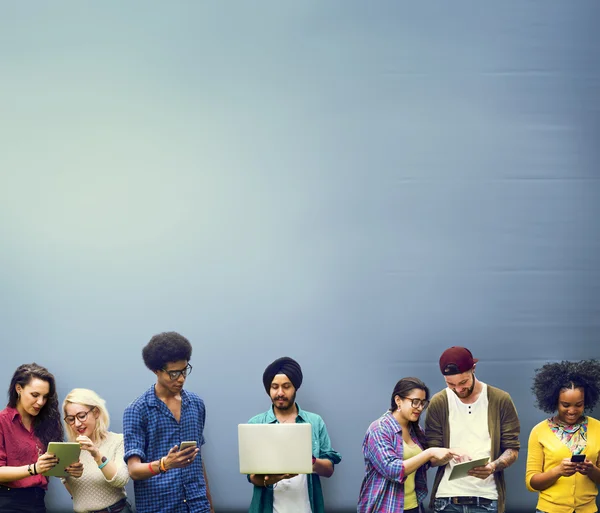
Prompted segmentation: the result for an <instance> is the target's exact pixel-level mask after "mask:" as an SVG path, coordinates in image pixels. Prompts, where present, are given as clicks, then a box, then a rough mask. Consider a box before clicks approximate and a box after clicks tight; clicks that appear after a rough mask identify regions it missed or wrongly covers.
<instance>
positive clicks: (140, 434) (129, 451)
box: [123, 405, 147, 462]
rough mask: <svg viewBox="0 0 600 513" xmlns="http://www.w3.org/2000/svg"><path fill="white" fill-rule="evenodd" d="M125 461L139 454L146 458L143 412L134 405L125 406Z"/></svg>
mask: <svg viewBox="0 0 600 513" xmlns="http://www.w3.org/2000/svg"><path fill="white" fill-rule="evenodd" d="M123 438H124V454H123V461H125V462H127V460H128V459H129V458H131V457H132V456H139V457H140V459H141V460H142V461H145V459H146V447H147V441H146V429H145V423H144V419H143V417H142V415H141V413H140V412H139V411H138V410H137V408H136V407H135V406H134V405H130V406H128V407H127V408H125V412H124V413H123Z"/></svg>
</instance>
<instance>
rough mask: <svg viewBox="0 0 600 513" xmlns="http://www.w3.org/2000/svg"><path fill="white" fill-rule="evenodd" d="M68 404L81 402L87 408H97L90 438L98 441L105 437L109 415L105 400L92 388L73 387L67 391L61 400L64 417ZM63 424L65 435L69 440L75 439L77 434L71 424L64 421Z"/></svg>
mask: <svg viewBox="0 0 600 513" xmlns="http://www.w3.org/2000/svg"><path fill="white" fill-rule="evenodd" d="M68 404H81V405H82V406H87V407H88V408H94V409H96V410H98V413H99V415H98V418H97V419H96V427H95V428H94V432H93V433H92V440H93V441H95V442H100V441H102V440H104V439H105V438H106V435H107V433H108V426H109V424H110V417H109V415H108V411H107V410H106V401H105V400H104V399H102V397H100V396H99V395H98V394H97V393H96V392H94V391H93V390H88V389H87V388H74V389H73V390H71V391H70V392H69V394H68V395H67V397H65V400H64V401H63V405H62V409H63V413H64V415H65V417H66V416H67V405H68ZM90 413H93V411H90ZM63 421H64V419H63ZM64 424H65V432H66V433H67V437H68V438H69V440H70V441H75V439H76V438H77V436H79V435H78V434H77V432H76V431H75V430H74V429H73V426H71V425H69V424H68V423H67V422H66V421H64Z"/></svg>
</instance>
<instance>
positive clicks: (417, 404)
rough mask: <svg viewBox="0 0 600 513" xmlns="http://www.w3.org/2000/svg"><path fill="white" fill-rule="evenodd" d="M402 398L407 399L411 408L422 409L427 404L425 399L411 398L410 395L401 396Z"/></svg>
mask: <svg viewBox="0 0 600 513" xmlns="http://www.w3.org/2000/svg"><path fill="white" fill-rule="evenodd" d="M403 399H408V400H409V401H410V405H411V406H412V407H413V408H422V409H423V410H424V409H425V408H427V406H429V401H428V400H427V399H416V398H415V399H413V398H412V397H403Z"/></svg>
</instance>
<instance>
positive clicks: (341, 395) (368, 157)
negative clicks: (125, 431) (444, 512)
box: [0, 0, 600, 512]
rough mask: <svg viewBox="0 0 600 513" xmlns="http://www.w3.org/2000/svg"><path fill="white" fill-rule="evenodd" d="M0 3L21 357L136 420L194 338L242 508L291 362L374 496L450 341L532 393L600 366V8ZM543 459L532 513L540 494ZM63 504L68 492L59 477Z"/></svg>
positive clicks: (341, 488) (210, 428) (304, 400)
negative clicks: (364, 454)
mask: <svg viewBox="0 0 600 513" xmlns="http://www.w3.org/2000/svg"><path fill="white" fill-rule="evenodd" d="M1 11H2V12H1V15H0V40H1V42H0V61H1V62H2V65H1V67H0V141H1V144H2V151H0V178H1V182H0V191H1V201H0V290H1V293H0V325H1V326H2V336H1V341H2V342H1V343H2V349H3V352H2V358H1V359H0V376H2V377H3V381H4V383H5V384H6V385H5V386H7V385H8V381H9V379H10V376H11V375H12V372H13V371H14V369H15V368H16V367H17V366H18V365H19V364H21V363H24V362H30V361H33V360H35V361H37V362H38V363H41V364H43V365H46V366H47V367H48V368H49V369H50V370H51V371H53V372H54V373H55V374H56V376H57V379H58V385H59V392H60V396H61V400H62V398H63V397H64V395H65V394H66V393H67V392H68V391H69V390H70V389H71V388H73V387H89V388H92V389H94V390H96V391H97V392H99V393H100V394H101V395H102V396H104V397H105V398H106V399H107V401H108V404H109V406H110V412H111V414H112V428H113V429H114V430H115V431H120V430H121V428H122V419H121V415H122V412H123V409H124V408H125V406H126V405H127V404H128V403H129V402H130V401H131V400H132V399H133V398H135V397H136V396H137V395H139V394H140V393H141V392H143V391H144V390H145V389H146V388H147V387H148V386H150V384H151V383H152V382H153V375H152V374H151V373H150V372H149V371H147V370H146V369H145V368H144V366H143V363H142V361H141V356H140V351H141V348H142V346H143V345H144V344H145V343H146V342H147V341H148V340H149V338H150V337H151V335H152V334H154V333H156V332H159V331H164V330H177V331H180V332H181V333H183V334H184V335H186V336H187V337H189V339H190V340H191V341H192V343H193V344H194V355H193V358H192V363H193V365H194V371H193V373H192V375H191V376H190V378H189V379H188V382H187V387H188V388H189V389H190V390H193V391H195V392H198V393H199V394H201V395H202V396H203V397H204V399H205V401H206V405H207V410H208V416H207V429H206V439H207V444H206V446H205V447H204V449H203V454H204V457H205V459H206V465H207V469H208V473H209V478H210V482H211V486H212V490H213V496H214V498H215V503H216V506H217V511H225V510H227V509H231V510H234V509H240V510H242V509H243V508H245V507H246V506H247V504H248V502H249V499H250V494H251V490H250V486H249V485H248V483H247V482H246V480H245V478H243V477H242V476H240V474H239V473H238V469H237V447H236V443H237V442H236V429H237V428H236V426H237V424H238V423H240V422H245V421H246V420H247V419H248V418H249V417H250V416H252V415H253V414H255V413H258V412H260V411H262V410H266V409H267V407H268V406H269V401H268V398H267V396H266V394H265V392H264V390H263V388H262V383H261V375H262V372H263V369H264V367H265V366H266V365H267V364H268V363H269V362H270V361H271V360H273V359H274V358H276V357H279V356H283V355H290V356H293V357H295V358H297V359H298V360H299V361H300V363H301V364H302V366H303V370H304V373H305V382H304V384H303V386H302V388H301V390H300V392H299V394H298V399H299V402H300V404H301V406H302V407H303V408H305V409H308V410H312V411H316V412H319V413H321V414H322V415H323V417H324V418H325V420H326V422H327V425H328V428H329V433H330V435H331V438H332V440H333V444H334V447H335V448H336V449H337V450H339V451H340V452H341V453H342V455H343V462H342V463H341V464H340V465H339V467H338V468H337V469H336V472H335V475H334V476H333V478H332V479H330V480H328V481H327V482H326V484H325V493H326V501H327V505H328V509H329V510H331V511H333V510H336V509H337V510H343V509H347V510H351V509H352V508H354V505H355V504H356V498H357V494H358V490H359V487H360V482H361V478H362V473H363V463H362V459H361V451H360V446H361V442H362V437H363V434H364V431H365V429H366V428H367V426H368V424H369V423H370V422H371V421H372V420H373V419H375V418H376V417H377V416H378V415H379V414H381V413H382V412H383V411H384V410H385V408H387V406H388V402H389V394H390V393H391V390H392V387H393V385H394V383H395V382H396V381H397V380H398V379H399V378H400V377H402V376H406V375H417V376H419V377H421V378H422V379H424V380H425V381H426V382H427V383H428V384H429V385H430V387H431V388H432V389H433V390H438V389H440V388H441V387H442V385H443V380H442V377H441V376H440V374H439V370H438V369H437V364H436V362H437V359H438V357H439V354H440V353H441V352H442V351H443V350H444V349H445V348H446V347H448V346H450V345H453V344H461V345H466V346H467V347H470V348H471V349H472V351H473V353H474V354H475V356H476V357H479V358H480V360H481V361H480V364H479V366H478V374H479V377H480V378H481V379H482V380H484V381H486V382H489V383H491V384H494V385H497V386H500V387H502V388H504V389H506V390H507V391H509V392H510V393H511V394H512V396H513V398H514V401H515V403H516V405H517V408H518V410H519V413H520V415H521V419H522V427H523V436H522V443H523V444H524V445H526V442H527V436H528V433H529V431H530V429H531V428H532V427H533V426H534V425H535V424H536V423H537V422H538V421H540V420H541V419H542V418H544V414H543V413H542V412H540V411H538V410H536V409H535V407H534V404H533V398H532V396H531V394H530V391H529V387H530V383H531V377H532V374H533V371H534V369H535V368H537V367H538V366H540V365H541V364H543V363H544V362H546V361H549V360H560V359H581V358H588V357H598V356H600V351H599V350H598V338H599V328H600V307H599V304H600V267H599V264H598V261H599V257H600V245H599V242H598V225H599V222H598V219H599V216H600V201H599V200H600V181H599V176H600V171H599V164H600V158H599V151H598V149H597V145H598V139H599V135H600V125H599V115H600V51H599V48H600V32H598V30H597V20H598V19H599V15H600V4H599V3H598V2H597V1H595V0H587V1H583V0H582V1H579V2H562V1H557V2H542V1H526V2H524V1H522V0H509V1H505V2H495V3H491V2H467V1H455V2H401V1H386V2H355V1H335V2H334V1H331V2H330V1H323V0H319V1H316V0H315V1H304V2H296V3H292V2H274V1H272V2H262V3H261V2H259V3H256V2H240V1H237V2H236V1H233V2H222V1H212V2H141V1H138V2H125V3H123V2H116V1H113V2H110V1H109V2H99V3H98V2H96V3H91V2H74V1H72V2H65V1H55V2H45V3H41V2H40V3H37V4H36V3H31V2H13V3H4V4H3V5H2V8H1ZM525 460H526V452H525V451H522V454H521V458H520V459H519V461H518V463H517V464H516V465H514V467H512V468H511V469H510V470H509V471H508V473H507V478H508V486H509V496H508V505H509V511H513V512H516V511H532V510H533V508H534V505H535V501H536V496H535V495H534V494H531V493H529V492H527V491H526V489H525V485H524V468H525ZM47 502H48V505H49V506H50V509H51V510H52V511H60V510H66V509H68V508H69V507H70V500H69V498H68V495H67V493H66V492H65V491H64V490H62V489H61V486H60V483H58V482H54V483H53V484H52V486H51V491H50V493H49V497H48V501H47Z"/></svg>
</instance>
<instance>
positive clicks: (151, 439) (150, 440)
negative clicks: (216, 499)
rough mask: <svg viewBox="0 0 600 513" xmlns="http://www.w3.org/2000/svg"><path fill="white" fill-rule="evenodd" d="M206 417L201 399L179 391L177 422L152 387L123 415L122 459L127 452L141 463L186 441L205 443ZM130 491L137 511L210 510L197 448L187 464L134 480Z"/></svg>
mask: <svg viewBox="0 0 600 513" xmlns="http://www.w3.org/2000/svg"><path fill="white" fill-rule="evenodd" d="M205 417H206V411H205V409H204V401H202V399H200V397H199V396H198V395H196V394H194V393H193V392H187V391H186V390H182V391H181V418H180V420H179V422H177V420H175V417H174V416H173V414H172V413H171V410H169V408H168V407H167V405H166V404H165V403H163V402H162V401H161V400H160V399H159V398H158V397H156V394H155V392H154V385H152V386H151V387H150V388H149V389H148V390H147V391H146V392H144V393H143V394H142V395H141V396H140V397H138V398H137V399H136V400H135V401H133V402H132V403H131V404H130V405H129V406H127V408H126V409H125V413H124V414H123V436H124V438H125V461H127V460H128V459H129V458H131V456H139V457H140V459H141V460H142V461H156V460H159V459H160V458H162V457H163V456H166V455H167V453H168V452H169V450H170V449H171V448H172V447H173V446H174V445H179V444H180V443H181V442H183V441H185V440H196V442H197V443H198V447H200V446H201V445H203V444H204V436H203V431H204V420H205ZM133 489H134V491H135V506H136V510H137V512H138V513H205V512H210V504H209V502H208V498H207V497H206V483H205V482H204V472H203V469H202V453H201V452H200V453H198V456H197V457H196V459H195V460H194V462H193V463H192V464H191V465H189V466H187V467H185V468H174V469H170V470H169V471H168V472H166V473H164V474H158V475H156V476H153V477H151V478H150V479H143V480H140V481H134V482H133Z"/></svg>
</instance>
